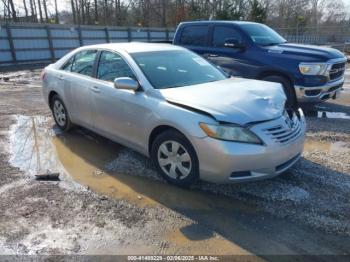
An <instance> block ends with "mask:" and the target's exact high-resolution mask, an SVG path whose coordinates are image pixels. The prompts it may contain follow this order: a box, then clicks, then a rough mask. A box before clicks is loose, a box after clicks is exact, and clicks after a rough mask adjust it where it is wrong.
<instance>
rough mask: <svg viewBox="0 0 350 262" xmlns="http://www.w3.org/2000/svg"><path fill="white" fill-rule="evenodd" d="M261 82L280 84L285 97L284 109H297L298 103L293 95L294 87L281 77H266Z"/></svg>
mask: <svg viewBox="0 0 350 262" xmlns="http://www.w3.org/2000/svg"><path fill="white" fill-rule="evenodd" d="M262 80H264V81H268V82H275V83H280V84H281V85H282V86H283V90H284V93H285V94H286V97H287V102H286V108H294V109H297V108H298V102H297V98H296V95H295V90H294V87H293V85H292V84H291V83H290V82H289V81H288V80H287V79H285V78H284V77H281V76H267V77H264V78H263V79H262Z"/></svg>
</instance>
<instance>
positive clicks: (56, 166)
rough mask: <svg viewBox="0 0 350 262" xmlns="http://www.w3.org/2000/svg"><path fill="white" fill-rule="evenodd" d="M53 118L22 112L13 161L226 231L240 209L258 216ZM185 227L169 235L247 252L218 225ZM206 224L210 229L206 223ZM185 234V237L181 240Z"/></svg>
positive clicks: (197, 245)
mask: <svg viewBox="0 0 350 262" xmlns="http://www.w3.org/2000/svg"><path fill="white" fill-rule="evenodd" d="M49 123H52V122H51V120H50V121H49V119H47V118H44V117H26V116H18V117H17V124H15V125H14V126H13V127H12V128H11V133H10V144H11V146H10V150H11V164H12V165H14V166H16V167H18V168H20V169H21V170H23V171H24V172H25V173H26V174H28V175H30V176H33V179H34V176H35V174H37V173H38V172H42V171H41V170H46V169H49V170H52V171H60V172H62V173H65V174H66V175H68V176H69V177H71V178H73V180H75V181H76V182H78V183H79V184H81V185H83V186H86V187H89V189H91V190H92V191H94V192H97V193H99V194H101V195H106V196H108V197H110V198H115V199H123V200H127V201H128V202H131V203H134V204H136V205H138V206H141V207H145V206H150V207H153V206H157V205H161V206H165V207H167V208H170V209H171V210H174V211H176V212H180V213H190V214H192V217H191V218H197V216H198V218H199V217H200V218H201V219H204V220H205V221H206V223H208V224H211V225H213V226H215V228H217V229H218V230H219V232H220V233H222V234H228V233H229V232H230V231H231V230H233V231H234V230H237V227H239V226H240V225H241V224H242V222H241V221H239V219H237V221H235V220H236V219H235V218H234V216H238V215H237V214H239V216H241V215H242V214H246V215H249V216H255V215H259V213H260V212H261V211H259V210H257V209H256V207H254V206H249V205H246V204H244V203H242V202H240V201H237V200H234V199H230V198H227V197H224V196H218V195H213V194H209V193H205V192H201V191H198V190H191V189H183V188H179V187H175V186H172V185H169V184H166V183H163V182H160V181H157V180H155V179H152V176H156V175H157V174H156V173H155V171H154V170H152V169H148V168H145V167H144V166H146V167H147V163H148V162H149V161H148V160H147V159H146V158H144V157H142V156H139V155H138V154H136V153H133V152H132V151H131V150H128V149H125V148H124V147H122V146H120V145H118V144H116V143H113V142H112V141H110V140H107V139H104V138H102V137H99V136H98V135H95V134H92V133H91V132H89V131H87V130H85V129H75V130H72V131H71V132H69V133H64V134H61V133H58V132H54V131H49V130H52V124H49ZM142 166H143V167H142ZM130 172H134V174H130ZM144 175H146V176H147V177H145V176H144ZM148 176H151V178H149V177H148ZM65 178H67V176H63V180H65ZM63 182H64V181H63ZM38 183H41V182H38ZM225 212H227V214H225ZM219 213H220V214H221V215H218V214H219ZM202 216H203V217H202ZM233 222H235V223H236V224H235V226H231V227H230V229H228V225H230V224H231V223H233ZM182 229H183V228H177V229H176V228H174V230H175V232H177V233H172V232H173V231H171V232H169V233H168V235H167V236H165V238H166V239H167V238H169V241H170V242H171V243H173V244H174V245H179V246H183V243H188V244H190V243H193V248H194V249H191V250H190V251H194V252H195V253H201V252H202V253H203V252H205V251H207V250H208V248H210V250H213V249H212V248H211V247H212V246H216V247H218V250H220V252H222V253H225V254H229V253H230V252H231V253H232V251H235V250H236V249H237V250H240V252H241V253H246V251H245V250H244V249H242V248H240V247H239V246H237V245H235V244H234V243H233V242H232V241H231V240H226V239H225V238H223V237H221V235H220V234H219V235H218V234H217V233H214V231H211V232H208V234H204V235H203V232H205V230H204V231H203V232H201V233H199V231H198V230H196V229H195V228H193V227H192V228H189V229H187V230H186V229H183V231H181V232H180V230H182ZM176 230H177V231H176ZM206 230H209V231H210V229H208V228H206ZM231 233H232V234H233V232H231ZM184 239H187V242H183V240H184ZM172 241H173V242H172ZM189 249H190V247H189ZM216 253H217V252H216Z"/></svg>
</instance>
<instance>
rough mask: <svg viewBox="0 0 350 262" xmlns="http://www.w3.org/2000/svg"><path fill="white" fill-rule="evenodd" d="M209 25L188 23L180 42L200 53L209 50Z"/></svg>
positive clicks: (182, 32)
mask: <svg viewBox="0 0 350 262" xmlns="http://www.w3.org/2000/svg"><path fill="white" fill-rule="evenodd" d="M208 40H209V25H187V26H184V28H183V29H182V31H181V36H180V44H181V46H184V47H186V48H188V49H190V50H192V51H194V52H196V53H197V54H199V55H203V54H205V53H206V51H207V47H208Z"/></svg>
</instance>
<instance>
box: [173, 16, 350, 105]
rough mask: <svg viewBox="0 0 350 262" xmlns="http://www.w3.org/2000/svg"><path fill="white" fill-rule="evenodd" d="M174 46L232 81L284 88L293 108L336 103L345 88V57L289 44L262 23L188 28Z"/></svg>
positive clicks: (187, 25)
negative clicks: (198, 57)
mask: <svg viewBox="0 0 350 262" xmlns="http://www.w3.org/2000/svg"><path fill="white" fill-rule="evenodd" d="M173 44H175V45H181V46H184V47H186V48H188V49H190V50H192V51H194V52H196V53H198V54H200V55H202V56H203V57H204V58H206V59H208V60H209V61H211V62H212V63H214V64H216V65H217V66H220V67H221V68H222V69H223V70H224V71H226V72H227V73H228V74H230V75H233V76H240V77H245V78H252V79H260V80H265V81H271V82H278V83H281V84H282V86H283V88H284V91H285V93H286V96H287V98H288V102H287V105H291V106H292V105H295V104H296V103H297V101H298V102H312V103H317V102H321V101H324V100H327V99H329V98H333V99H335V98H336V96H337V94H338V92H339V91H340V90H341V89H342V85H343V83H344V71H345V67H346V61H347V60H346V57H345V56H344V55H343V54H342V53H341V52H340V51H338V50H336V49H332V48H325V47H318V46H312V45H300V44H292V43H288V42H287V41H286V40H285V39H284V38H283V37H282V36H280V35H279V34H278V33H277V32H275V31H274V30H272V29H271V28H269V27H268V26H266V25H263V24H259V23H253V22H242V21H196V22H184V23H181V24H180V25H179V26H178V28H177V30H176V33H175V37H174V41H173Z"/></svg>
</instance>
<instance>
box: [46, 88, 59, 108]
mask: <svg viewBox="0 0 350 262" xmlns="http://www.w3.org/2000/svg"><path fill="white" fill-rule="evenodd" d="M55 95H58V96H59V94H58V93H57V92H56V91H53V90H52V91H50V93H49V96H48V102H49V107H50V108H51V109H52V99H53V97H54V96H55Z"/></svg>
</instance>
